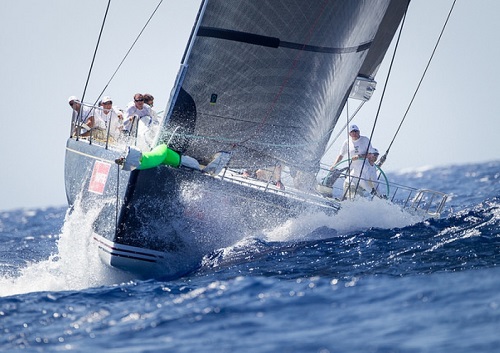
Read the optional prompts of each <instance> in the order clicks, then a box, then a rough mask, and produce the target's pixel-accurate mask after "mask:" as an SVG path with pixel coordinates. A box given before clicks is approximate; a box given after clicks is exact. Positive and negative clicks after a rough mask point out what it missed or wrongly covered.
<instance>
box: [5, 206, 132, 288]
mask: <svg viewBox="0 0 500 353" xmlns="http://www.w3.org/2000/svg"><path fill="white" fill-rule="evenodd" d="M97 213H98V209H95V210H93V211H92V212H90V213H86V214H84V213H83V212H82V211H81V209H80V208H79V207H78V206H75V208H74V211H73V212H72V213H71V214H69V213H68V214H66V218H65V221H64V226H63V229H62V232H61V234H60V236H59V240H58V242H57V253H56V254H53V255H51V256H50V257H49V258H48V259H47V260H44V261H40V262H36V263H31V264H29V265H28V266H27V267H25V268H23V269H22V270H21V271H20V274H19V275H18V276H16V277H10V276H7V277H3V278H0V296H8V295H14V294H21V293H30V292H40V291H64V290H80V289H84V288H90V287H97V286H101V285H110V284H115V283H122V282H124V281H128V280H130V279H131V278H130V276H128V275H126V274H124V273H121V272H118V271H116V270H113V269H111V268H109V267H107V266H106V265H104V264H103V263H102V262H101V260H100V259H99V258H98V252H97V249H96V245H95V244H94V243H93V242H91V238H92V223H93V217H95V216H96V215H97Z"/></svg>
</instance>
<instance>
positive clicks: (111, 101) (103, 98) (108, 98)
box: [101, 96, 113, 103]
mask: <svg viewBox="0 0 500 353" xmlns="http://www.w3.org/2000/svg"><path fill="white" fill-rule="evenodd" d="M101 102H102V103H108V102H109V103H113V100H112V99H111V97H110V96H104V97H102V100H101Z"/></svg>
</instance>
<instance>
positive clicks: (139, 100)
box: [134, 99, 144, 102]
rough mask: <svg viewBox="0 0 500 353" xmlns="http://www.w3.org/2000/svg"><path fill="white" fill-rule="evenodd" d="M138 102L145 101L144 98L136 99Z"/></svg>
mask: <svg viewBox="0 0 500 353" xmlns="http://www.w3.org/2000/svg"><path fill="white" fill-rule="evenodd" d="M134 101H136V102H144V99H134Z"/></svg>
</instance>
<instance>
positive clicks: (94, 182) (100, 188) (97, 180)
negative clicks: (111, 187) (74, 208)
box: [89, 161, 111, 195]
mask: <svg viewBox="0 0 500 353" xmlns="http://www.w3.org/2000/svg"><path fill="white" fill-rule="evenodd" d="M110 168H111V164H109V163H105V162H101V161H96V162H95V163H94V170H93V171H92V177H91V178H90V184H89V191H90V192H94V193H96V194H100V195H102V194H103V193H104V187H105V186H106V181H107V180H108V175H109V169H110Z"/></svg>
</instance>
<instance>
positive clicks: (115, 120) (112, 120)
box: [95, 96, 123, 140]
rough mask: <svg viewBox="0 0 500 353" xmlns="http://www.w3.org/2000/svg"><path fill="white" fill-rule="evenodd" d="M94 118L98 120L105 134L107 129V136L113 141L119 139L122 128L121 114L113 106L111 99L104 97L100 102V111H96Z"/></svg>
mask: <svg viewBox="0 0 500 353" xmlns="http://www.w3.org/2000/svg"><path fill="white" fill-rule="evenodd" d="M95 116H96V118H98V119H100V121H101V122H102V124H103V125H104V126H103V128H104V129H106V132H107V130H108V127H109V134H110V136H111V137H113V138H114V139H115V140H117V139H118V138H119V137H120V132H121V130H122V128H123V113H122V112H121V111H120V109H119V108H118V107H117V106H113V100H112V99H111V97H109V96H106V97H103V98H102V100H101V109H96V113H95Z"/></svg>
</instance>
